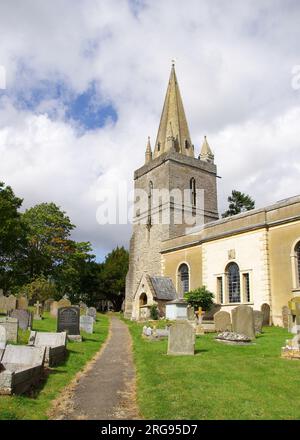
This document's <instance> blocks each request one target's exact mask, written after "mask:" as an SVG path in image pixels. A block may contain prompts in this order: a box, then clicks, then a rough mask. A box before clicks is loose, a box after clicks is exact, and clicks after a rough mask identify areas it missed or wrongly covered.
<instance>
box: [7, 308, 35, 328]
mask: <svg viewBox="0 0 300 440" xmlns="http://www.w3.org/2000/svg"><path fill="white" fill-rule="evenodd" d="M10 316H11V318H16V319H17V320H18V322H19V327H20V328H21V329H22V330H27V329H28V328H31V325H32V314H31V312H29V310H22V309H15V310H13V311H12V312H11V313H10Z"/></svg>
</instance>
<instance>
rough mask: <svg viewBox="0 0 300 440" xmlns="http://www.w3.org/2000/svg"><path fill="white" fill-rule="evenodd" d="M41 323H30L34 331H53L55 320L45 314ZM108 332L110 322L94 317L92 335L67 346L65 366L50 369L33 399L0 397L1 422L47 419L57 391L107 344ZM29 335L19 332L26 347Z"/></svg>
mask: <svg viewBox="0 0 300 440" xmlns="http://www.w3.org/2000/svg"><path fill="white" fill-rule="evenodd" d="M43 316H44V319H43V320H42V321H34V322H33V330H38V331H56V319H54V318H51V317H50V316H49V313H45V314H44V315H43ZM108 328H109V318H108V316H106V315H101V314H97V322H96V323H95V324H94V333H93V334H92V335H90V334H87V333H84V332H82V336H83V342H81V343H80V342H69V343H68V357H67V360H66V362H65V363H64V364H63V365H61V366H58V367H55V368H52V369H49V372H50V373H49V374H48V375H47V378H46V379H45V381H44V382H43V383H42V384H41V387H40V389H39V390H37V393H36V395H35V396H34V397H29V396H25V395H24V396H0V420H5V419H9V420H13V419H27V420H28V419H32V420H33V419H34V420H40V419H47V411H48V410H49V408H50V406H51V401H52V400H54V399H55V398H57V397H58V395H59V393H60V391H61V390H62V389H63V388H64V387H65V386H66V385H68V384H69V382H71V380H72V379H73V377H74V375H75V374H76V373H77V372H78V371H80V370H81V369H82V368H83V367H84V366H85V364H86V363H87V362H88V361H89V360H90V359H91V358H92V357H93V356H94V354H96V353H97V351H98V350H99V349H100V347H101V345H102V344H103V342H104V341H105V340H106V337H107V335H108ZM28 337H29V331H27V332H23V331H22V330H19V343H21V344H27V342H28Z"/></svg>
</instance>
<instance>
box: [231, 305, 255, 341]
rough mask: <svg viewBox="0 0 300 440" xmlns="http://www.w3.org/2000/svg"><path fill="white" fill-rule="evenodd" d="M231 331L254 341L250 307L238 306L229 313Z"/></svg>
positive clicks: (252, 316)
mask: <svg viewBox="0 0 300 440" xmlns="http://www.w3.org/2000/svg"><path fill="white" fill-rule="evenodd" d="M231 321H232V331H233V332H234V333H238V334H239V335H244V336H247V337H248V338H249V339H255V326H254V314H253V309H252V307H250V306H246V305H240V306H237V307H235V308H234V309H233V310H232V311H231Z"/></svg>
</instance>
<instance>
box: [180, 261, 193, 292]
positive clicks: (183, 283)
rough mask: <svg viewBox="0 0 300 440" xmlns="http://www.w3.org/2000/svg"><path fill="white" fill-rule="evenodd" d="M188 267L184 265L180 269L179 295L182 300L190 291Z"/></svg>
mask: <svg viewBox="0 0 300 440" xmlns="http://www.w3.org/2000/svg"><path fill="white" fill-rule="evenodd" d="M189 278H190V277H189V268H188V265H187V264H185V263H183V264H181V265H180V266H179V268H178V293H179V296H180V298H182V297H183V295H184V294H185V293H186V292H188V291H189V290H190V280H189Z"/></svg>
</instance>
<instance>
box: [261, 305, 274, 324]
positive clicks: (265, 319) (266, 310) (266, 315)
mask: <svg viewBox="0 0 300 440" xmlns="http://www.w3.org/2000/svg"><path fill="white" fill-rule="evenodd" d="M260 310H261V311H262V313H263V326H266V325H270V310H271V309H270V306H269V304H267V303H264V304H262V306H261V308H260Z"/></svg>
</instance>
